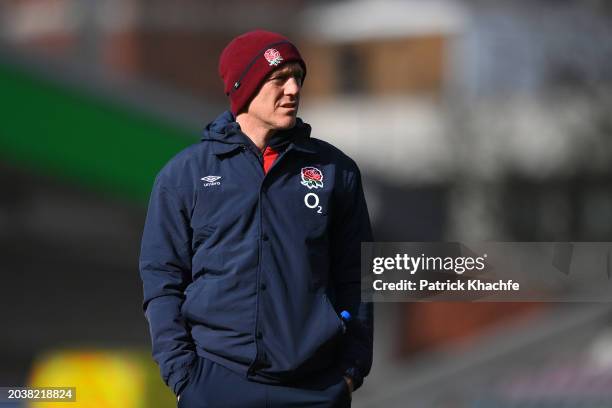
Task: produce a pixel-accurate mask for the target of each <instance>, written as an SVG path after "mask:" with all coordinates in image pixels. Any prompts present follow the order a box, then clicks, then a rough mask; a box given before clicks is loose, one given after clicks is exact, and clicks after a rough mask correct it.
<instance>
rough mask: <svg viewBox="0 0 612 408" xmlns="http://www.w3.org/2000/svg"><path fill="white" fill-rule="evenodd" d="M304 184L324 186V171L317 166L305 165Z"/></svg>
mask: <svg viewBox="0 0 612 408" xmlns="http://www.w3.org/2000/svg"><path fill="white" fill-rule="evenodd" d="M301 184H302V185H304V186H306V187H308V189H309V190H310V189H313V188H323V173H321V170H319V169H317V168H316V167H303V168H302V183H301Z"/></svg>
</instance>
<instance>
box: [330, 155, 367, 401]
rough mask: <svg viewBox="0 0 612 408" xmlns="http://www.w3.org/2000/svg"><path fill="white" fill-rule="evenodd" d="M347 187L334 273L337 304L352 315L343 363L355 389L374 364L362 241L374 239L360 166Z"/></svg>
mask: <svg viewBox="0 0 612 408" xmlns="http://www.w3.org/2000/svg"><path fill="white" fill-rule="evenodd" d="M346 174H347V175H346V176H345V177H346V179H347V182H346V186H347V188H346V189H345V191H344V194H343V195H342V197H340V199H339V202H338V203H337V204H336V205H337V210H338V213H337V215H336V217H335V218H336V219H335V221H334V229H333V236H332V254H333V257H332V277H333V282H334V292H335V298H336V307H337V308H338V309H339V311H342V310H347V311H348V312H350V314H351V316H352V318H351V320H350V321H349V323H348V324H347V331H346V333H345V335H344V340H343V345H342V347H343V348H342V365H343V369H344V372H345V374H347V375H349V376H350V377H352V379H353V382H354V387H355V389H357V388H359V387H360V386H361V384H362V383H363V378H364V377H365V376H366V375H368V373H369V372H370V367H371V366H372V347H373V324H374V316H373V314H374V313H373V304H372V303H369V302H361V256H360V253H361V243H362V242H369V241H372V240H373V237H372V229H371V226H370V218H369V215H368V208H367V205H366V201H365V197H364V194H363V187H362V184H361V176H360V174H359V170H358V169H356V166H355V170H354V171H350V172H347V173H346Z"/></svg>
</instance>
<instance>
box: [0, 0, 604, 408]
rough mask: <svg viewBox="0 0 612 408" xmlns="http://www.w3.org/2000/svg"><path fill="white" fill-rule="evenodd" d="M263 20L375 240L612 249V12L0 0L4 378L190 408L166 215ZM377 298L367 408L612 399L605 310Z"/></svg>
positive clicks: (121, 403) (595, 7)
mask: <svg viewBox="0 0 612 408" xmlns="http://www.w3.org/2000/svg"><path fill="white" fill-rule="evenodd" d="M255 28H265V29H268V30H272V31H278V32H281V33H283V34H285V35H287V36H289V37H290V38H291V39H293V40H294V42H295V43H296V44H297V45H298V48H299V49H300V50H301V52H302V54H303V56H304V58H305V60H306V62H307V64H308V76H307V78H306V82H305V87H304V89H303V96H302V107H301V109H300V116H301V117H302V118H303V119H304V120H305V121H306V122H308V123H310V124H311V125H312V126H313V129H314V130H313V136H315V137H317V138H320V139H324V140H326V141H329V142H331V143H332V144H334V145H336V146H338V147H339V148H340V149H342V150H343V151H344V152H346V153H348V154H349V155H350V156H352V157H353V158H354V159H355V160H356V161H357V162H358V164H359V165H360V167H361V170H362V174H363V177H364V183H365V189H366V194H367V199H368V203H369V206H370V212H371V217H372V221H373V224H374V230H375V236H376V239H377V240H378V241H459V240H463V241H469V240H471V241H612V189H611V187H612V186H611V182H612V174H611V172H610V169H609V168H610V163H611V160H612V139H611V138H610V136H611V134H612V109H611V108H612V3H610V2H609V1H605V0H584V1H577V0H529V1H527V0H518V1H517V0H515V1H510V0H507V1H505V0H495V1H482V0H443V1H442V0H440V1H439V0H422V1H419V0H404V1H400V0H396V1H387V0H380V1H374V0H371V1H366V0H361V1H349V0H344V1H307V0H301V1H300V0H284V1H280V0H267V1H264V0H249V1H247V0H225V1H214V0H197V1H196V0H175V1H172V2H169V1H161V0H2V1H1V2H0V95H1V97H0V112H1V113H0V181H1V186H2V188H1V189H0V260H1V262H0V272H1V273H2V275H1V277H2V280H1V283H0V302H2V303H1V307H0V321H1V322H2V328H1V329H0V333H1V335H0V386H19V385H26V384H30V385H32V384H33V385H70V386H74V385H76V386H77V395H78V397H77V399H78V401H79V402H77V403H72V404H66V406H72V407H76V406H81V407H90V406H91V407H98V408H104V407H125V408H131V407H163V406H173V404H174V402H173V397H172V395H171V393H170V392H169V391H168V390H167V389H165V388H164V385H163V384H162V382H161V379H160V378H159V374H158V372H157V371H156V370H157V368H156V367H155V366H154V365H153V363H152V360H151V358H150V351H149V350H150V349H149V347H150V346H149V337H148V329H147V326H146V322H145V319H144V316H143V314H142V309H141V300H142V288H141V282H140V279H139V276H138V265H137V259H138V253H139V245H140V237H141V232H142V227H143V222H144V216H145V210H146V202H147V199H148V194H149V191H150V188H151V185H152V182H153V178H154V176H155V174H156V173H157V171H158V170H159V169H160V168H161V167H162V166H163V164H164V163H165V162H166V161H167V160H168V159H169V158H170V157H172V156H173V155H174V154H175V153H176V152H178V151H179V150H181V149H182V148H184V147H185V146H187V145H189V144H192V143H196V142H197V141H198V139H199V133H200V132H201V130H202V129H203V128H204V126H205V125H206V124H207V123H208V122H209V121H210V120H212V119H213V118H214V117H216V115H217V114H218V113H219V112H221V111H222V110H224V109H226V107H227V106H228V103H227V101H226V99H225V96H224V94H223V91H222V83H221V80H220V79H219V77H218V75H217V71H216V67H217V61H218V57H219V54H220V52H221V50H222V49H223V47H224V46H225V45H226V44H227V43H228V42H229V41H230V40H231V39H232V38H233V37H234V36H236V35H238V34H240V33H243V32H245V31H248V30H251V29H255ZM376 306H377V307H376V331H375V362H374V366H373V369H372V373H371V375H370V377H369V378H368V380H367V381H366V383H365V385H364V386H363V388H362V389H361V390H359V391H358V392H357V393H356V394H355V395H354V399H353V406H354V407H375V406H384V407H406V406H410V407H412V406H414V407H527V406H529V407H559V406H563V407H604V406H612V329H611V328H610V323H612V307H611V305H610V304H608V303H598V304H588V303H574V304H551V303H547V304H537V303H479V304H475V303H383V304H377V305H376ZM0 405H1V406H22V405H17V404H13V405H11V404H4V405H2V404H0ZM23 406H25V405H23ZM32 406H43V405H42V404H38V405H32ZM51 406H54V407H59V406H60V404H57V403H55V404H51Z"/></svg>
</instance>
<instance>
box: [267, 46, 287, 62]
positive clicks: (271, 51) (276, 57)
mask: <svg viewBox="0 0 612 408" xmlns="http://www.w3.org/2000/svg"><path fill="white" fill-rule="evenodd" d="M264 57H266V61H268V63H269V64H270V65H271V66H272V65H274V66H276V65H278V64H280V63H281V62H282V61H283V57H281V55H280V52H278V50H277V49H275V48H268V49H267V50H266V52H264Z"/></svg>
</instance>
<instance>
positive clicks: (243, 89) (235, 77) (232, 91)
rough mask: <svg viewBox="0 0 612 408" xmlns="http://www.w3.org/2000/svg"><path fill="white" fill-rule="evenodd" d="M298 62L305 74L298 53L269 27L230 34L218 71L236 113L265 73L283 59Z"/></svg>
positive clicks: (283, 60)
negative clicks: (266, 29)
mask: <svg viewBox="0 0 612 408" xmlns="http://www.w3.org/2000/svg"><path fill="white" fill-rule="evenodd" d="M291 61H295V62H299V63H300V65H301V66H302V69H303V70H304V76H305V75H306V64H305V63H304V60H303V59H302V56H301V55H300V53H299V52H298V50H297V48H296V47H295V45H293V44H292V43H291V42H290V41H289V40H288V39H287V38H285V37H283V36H282V35H280V34H276V33H272V32H270V31H264V30H255V31H249V32H248V33H245V34H242V35H240V36H238V37H236V38H234V39H233V40H232V41H231V42H230V43H229V44H228V45H227V47H225V49H224V50H223V52H222V53H221V57H220V58H219V75H221V79H223V83H224V84H225V94H226V95H228V96H229V97H230V102H231V109H232V113H233V114H234V115H237V114H238V112H240V110H241V109H243V108H244V107H245V106H246V105H247V103H248V102H249V101H250V100H251V98H252V97H253V96H254V95H255V93H256V92H257V90H258V89H259V85H261V83H262V81H263V80H264V79H265V78H266V76H267V75H268V74H269V73H270V72H272V71H274V70H275V69H276V68H278V67H279V66H280V65H282V64H285V63H287V62H291Z"/></svg>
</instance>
